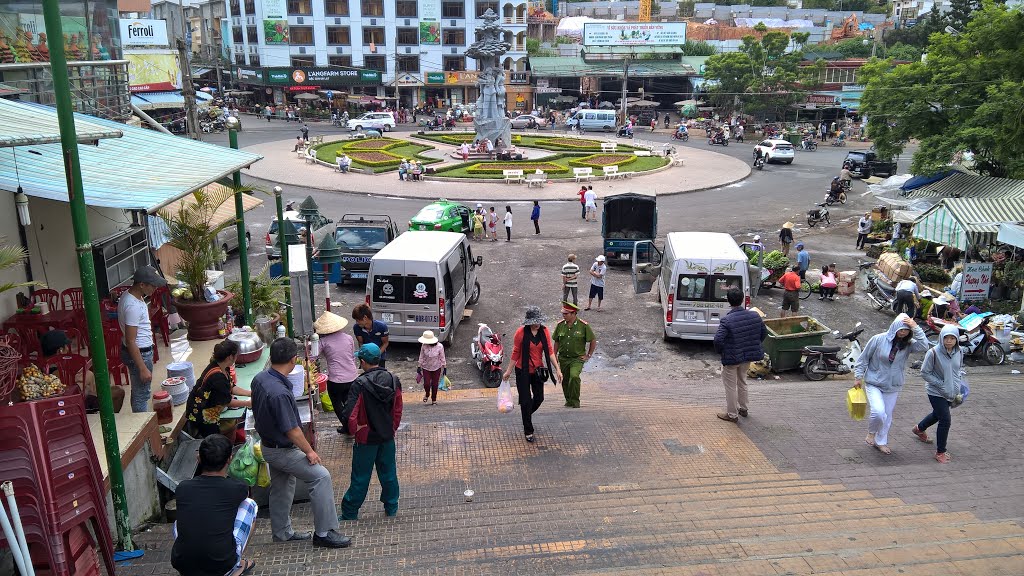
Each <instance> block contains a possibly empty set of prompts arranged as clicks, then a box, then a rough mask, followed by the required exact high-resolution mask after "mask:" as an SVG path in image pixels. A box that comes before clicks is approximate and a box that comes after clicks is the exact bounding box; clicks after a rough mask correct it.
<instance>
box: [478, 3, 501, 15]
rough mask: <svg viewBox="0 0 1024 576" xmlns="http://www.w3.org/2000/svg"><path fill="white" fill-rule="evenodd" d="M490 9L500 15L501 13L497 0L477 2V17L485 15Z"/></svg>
mask: <svg viewBox="0 0 1024 576" xmlns="http://www.w3.org/2000/svg"><path fill="white" fill-rule="evenodd" d="M488 9H490V10H492V11H493V12H494V13H495V14H499V15H500V14H501V12H500V11H498V3H497V2H477V3H476V17H477V18H481V17H483V15H484V13H485V12H487V10H488Z"/></svg>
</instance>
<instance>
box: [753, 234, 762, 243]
mask: <svg viewBox="0 0 1024 576" xmlns="http://www.w3.org/2000/svg"><path fill="white" fill-rule="evenodd" d="M760 241H761V235H760V234H754V242H760Z"/></svg>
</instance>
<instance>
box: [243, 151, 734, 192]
mask: <svg viewBox="0 0 1024 576" xmlns="http://www.w3.org/2000/svg"><path fill="white" fill-rule="evenodd" d="M417 142H419V141H417ZM294 146H295V141H294V140H281V141H279V142H270V143H265V144H257V145H254V146H247V147H246V148H244V150H246V151H248V152H254V153H257V154H262V155H263V157H264V158H263V160H261V161H259V162H257V163H256V164H253V165H252V167H250V168H248V169H246V170H244V171H243V174H245V175H247V176H250V177H252V178H257V179H259V180H263V181H266V182H268V183H271V185H276V184H279V185H281V186H294V187H300V188H315V189H319V190H329V191H333V192H347V193H353V194H366V195H371V196H392V197H402V198H424V199H430V200H436V199H438V198H448V199H451V200H506V199H513V200H576V199H577V198H576V196H575V192H576V190H578V189H579V185H578V184H576V183H575V182H573V181H571V180H570V181H569V182H553V183H551V184H548V185H547V186H545V187H544V188H528V187H527V186H526V184H505V183H503V182H501V181H488V182H445V181H431V180H425V181H423V182H412V181H405V182H403V181H400V180H399V179H398V173H397V172H387V173H384V174H377V175H370V174H358V173H348V174H340V173H338V172H337V171H336V170H334V169H332V168H328V167H327V166H321V165H315V164H308V163H307V162H306V161H305V160H304V159H302V158H298V157H297V156H296V154H295V153H294V152H291V150H292V148H293V147H294ZM440 149H441V150H442V151H443V150H444V147H441V148H440ZM676 150H677V151H678V152H677V154H679V155H681V156H682V157H683V159H684V161H685V164H684V165H683V166H682V167H676V168H667V169H663V170H661V171H658V172H654V173H650V174H647V175H640V176H634V177H633V178H629V179H617V180H610V181H606V180H601V179H599V178H596V177H595V178H594V181H593V182H591V183H590V184H591V185H593V186H594V190H595V191H596V192H597V194H598V196H599V197H604V196H607V195H609V194H619V193H623V192H637V193H641V194H652V195H655V196H659V195H668V194H679V193H683V192H695V191H698V190H706V189H709V188H718V187H720V186H726V185H728V184H732V183H733V182H737V181H739V180H742V179H744V178H746V177H747V176H748V175H750V166H749V165H748V164H747V163H745V162H742V161H740V160H737V159H735V158H732V157H730V156H725V155H723V154H718V153H715V152H708V151H705V150H697V149H694V148H689V147H684V146H680V147H677V148H676ZM428 178H429V177H428Z"/></svg>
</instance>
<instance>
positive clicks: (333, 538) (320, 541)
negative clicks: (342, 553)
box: [313, 530, 352, 548]
mask: <svg viewBox="0 0 1024 576" xmlns="http://www.w3.org/2000/svg"><path fill="white" fill-rule="evenodd" d="M351 545H352V539H351V538H349V537H348V536H342V535H341V534H338V533H337V532H335V531H334V530H328V531H327V535H326V536H322V537H321V536H317V535H316V534H314V535H313V546H318V547H320V548H348V547H349V546H351Z"/></svg>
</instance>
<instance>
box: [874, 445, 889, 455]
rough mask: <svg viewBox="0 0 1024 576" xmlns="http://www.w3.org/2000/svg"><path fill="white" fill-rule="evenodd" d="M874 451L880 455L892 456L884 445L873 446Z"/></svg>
mask: <svg viewBox="0 0 1024 576" xmlns="http://www.w3.org/2000/svg"><path fill="white" fill-rule="evenodd" d="M875 449H876V450H878V451H879V452H881V453H882V454H885V455H886V456H890V455H892V450H891V449H889V447H888V446H886V445H885V444H875Z"/></svg>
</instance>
